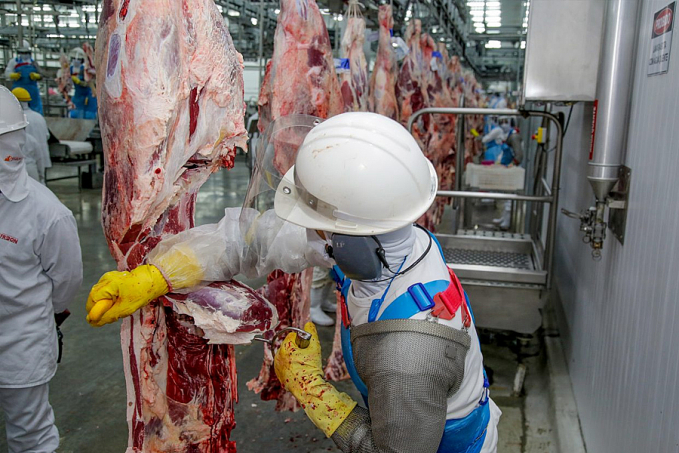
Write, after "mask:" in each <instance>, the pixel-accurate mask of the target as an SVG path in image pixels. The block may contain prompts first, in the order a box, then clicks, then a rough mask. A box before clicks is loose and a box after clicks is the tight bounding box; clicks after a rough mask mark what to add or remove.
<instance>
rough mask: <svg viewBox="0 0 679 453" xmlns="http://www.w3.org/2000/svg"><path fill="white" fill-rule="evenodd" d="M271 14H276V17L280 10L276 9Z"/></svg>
mask: <svg viewBox="0 0 679 453" xmlns="http://www.w3.org/2000/svg"><path fill="white" fill-rule="evenodd" d="M273 12H274V14H276V16H278V15H279V14H280V13H281V10H280V9H278V8H276V9H274V10H273Z"/></svg>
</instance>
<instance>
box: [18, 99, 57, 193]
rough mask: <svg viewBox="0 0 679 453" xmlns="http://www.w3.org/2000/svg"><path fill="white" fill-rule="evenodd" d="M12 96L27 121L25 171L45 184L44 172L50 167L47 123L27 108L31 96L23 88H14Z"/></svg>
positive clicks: (39, 115)
mask: <svg viewBox="0 0 679 453" xmlns="http://www.w3.org/2000/svg"><path fill="white" fill-rule="evenodd" d="M12 94H13V95H14V96H15V97H16V98H17V99H18V100H19V102H20V103H21V107H22V108H23V110H24V114H25V115H26V120H27V121H28V126H26V145H24V155H25V156H26V158H27V160H26V170H27V171H28V175H29V176H30V177H32V178H33V179H35V180H37V181H40V182H41V183H42V184H45V171H46V170H47V169H48V168H51V167H52V159H51V158H50V151H49V145H48V144H47V140H49V138H50V132H49V129H47V122H46V121H45V118H44V117H43V116H42V115H41V114H39V113H38V112H36V111H33V110H32V109H31V108H30V107H29V105H28V104H29V102H30V101H31V94H30V93H29V92H28V91H26V90H25V89H24V88H15V89H13V90H12ZM29 159H30V161H29Z"/></svg>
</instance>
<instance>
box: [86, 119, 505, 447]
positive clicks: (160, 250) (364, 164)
mask: <svg viewBox="0 0 679 453" xmlns="http://www.w3.org/2000/svg"><path fill="white" fill-rule="evenodd" d="M302 139H303V140H302ZM261 140H263V142H262V143H263V146H260V153H263V155H260V156H259V158H258V165H257V168H256V169H255V171H254V173H253V177H252V181H251V184H250V187H249V189H248V193H247V195H246V200H245V204H244V207H243V209H242V210H240V211H238V210H236V211H231V210H227V212H226V216H225V217H224V219H222V221H220V223H219V224H218V225H211V226H201V227H198V228H195V229H192V230H188V231H186V232H183V233H180V234H178V235H176V236H172V237H170V238H168V239H165V240H163V241H161V242H160V244H159V245H158V246H157V247H156V248H155V249H154V250H153V251H152V252H151V254H150V255H149V257H148V264H146V265H143V266H140V267H137V268H136V269H134V270H132V271H130V272H109V273H107V274H106V275H104V276H103V277H102V279H101V280H100V281H99V283H98V284H97V285H95V286H94V287H93V288H92V291H91V292H90V296H89V298H88V301H87V311H88V321H89V322H90V323H91V324H93V325H103V324H106V323H109V322H113V321H115V320H117V319H118V318H120V317H123V316H127V315H129V314H131V313H133V312H134V311H135V310H137V309H138V308H140V307H142V306H144V305H146V304H148V303H149V302H151V301H152V300H154V299H155V298H157V297H159V296H160V295H163V294H165V293H167V292H168V291H170V290H173V291H177V290H180V291H185V290H190V289H191V288H195V287H198V286H200V285H202V284H206V283H207V282H210V281H217V280H229V279H231V278H232V277H233V276H235V275H237V274H244V275H246V276H250V277H252V276H256V275H266V274H268V273H269V272H271V271H272V270H274V269H281V270H283V271H284V272H288V273H295V272H300V271H301V270H302V269H305V268H307V267H310V266H325V267H332V269H333V275H334V277H333V278H334V279H335V280H336V281H337V282H338V285H339V287H340V288H341V294H342V299H343V301H342V303H341V306H340V308H341V310H342V313H341V314H342V346H343V352H344V358H345V362H346V365H347V369H348V371H349V373H350V375H351V377H352V379H353V381H354V383H355V384H356V387H357V388H358V390H359V391H360V393H361V394H362V395H363V398H364V400H365V402H366V403H367V408H366V407H362V406H359V405H358V404H357V402H356V401H353V400H352V398H351V397H349V396H348V395H347V394H345V393H340V392H339V391H337V390H336V389H335V387H334V386H333V385H332V384H330V383H328V382H326V381H325V379H324V377H323V376H324V374H323V370H322V368H321V351H320V343H319V341H318V335H317V333H316V328H315V326H314V324H313V323H307V324H306V326H305V329H306V330H307V332H310V333H311V334H312V335H311V341H310V345H309V346H308V347H307V348H302V347H301V346H297V344H296V338H295V334H290V335H289V336H288V337H286V339H285V340H284V341H283V343H282V345H281V346H280V348H279V350H278V352H277V353H276V356H275V360H274V367H275V370H276V375H277V376H278V379H279V380H280V382H281V383H282V384H283V386H284V387H285V388H286V389H287V390H288V391H290V392H291V393H292V394H293V395H294V396H295V397H296V398H297V400H298V401H299V403H300V404H301V406H302V407H303V408H304V410H305V412H306V414H307V415H308V416H309V418H310V419H311V421H312V422H313V423H314V424H315V425H316V426H317V427H319V428H320V429H321V430H322V431H323V432H324V433H325V435H326V436H328V437H330V438H332V439H333V441H334V442H335V443H336V444H337V446H338V447H339V449H340V450H341V451H343V452H386V451H394V452H396V451H398V452H422V453H435V452H449V453H458V452H459V453H462V452H467V453H469V452H472V453H478V452H484V453H487V452H495V451H496V444H497V423H498V420H499V417H500V414H501V412H500V410H499V409H498V408H497V406H496V405H495V403H494V402H493V401H492V400H491V399H490V398H489V393H488V380H487V378H486V376H485V371H484V367H483V357H482V354H481V348H480V344H479V339H478V336H477V334H476V330H475V327H474V319H473V315H472V312H471V307H470V305H469V301H468V300H467V298H466V294H465V292H464V290H463V289H462V286H461V285H460V282H459V280H458V279H457V277H456V276H455V274H454V273H453V272H452V271H451V270H450V269H449V268H448V266H447V265H446V263H445V259H444V257H443V254H442V249H441V247H440V245H439V244H438V242H437V240H436V238H435V237H434V236H433V235H432V234H431V233H429V232H428V231H426V230H425V229H423V228H420V227H418V226H416V225H414V222H415V221H416V220H417V219H418V218H419V217H420V216H422V214H424V213H425V212H426V211H427V210H428V209H429V207H430V205H431V204H432V203H433V201H434V198H435V197H436V191H437V188H438V179H437V176H436V172H435V170H434V167H433V166H432V164H431V163H430V162H429V161H428V160H427V159H426V158H425V157H424V155H423V154H422V151H421V150H420V148H419V147H418V145H417V143H416V141H415V140H414V139H413V137H412V136H411V135H410V134H409V133H408V132H407V131H406V130H405V129H404V128H403V126H401V125H400V124H399V123H397V122H395V121H393V120H391V119H389V118H387V117H385V116H381V115H377V114H374V113H361V112H356V113H354V112H351V113H344V114H341V115H337V116H335V117H332V118H330V119H328V120H325V121H322V122H321V120H319V119H313V118H310V117H304V116H301V115H291V116H286V117H282V118H280V119H278V120H276V121H275V122H274V123H272V125H270V126H269V128H268V129H267V132H266V133H265V135H264V136H263V137H262V138H261ZM300 144H301V146H299V145H300ZM266 200H273V209H269V210H262V211H260V210H257V209H256V208H257V207H258V206H266Z"/></svg>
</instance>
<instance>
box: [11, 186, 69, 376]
mask: <svg viewBox="0 0 679 453" xmlns="http://www.w3.org/2000/svg"><path fill="white" fill-rule="evenodd" d="M28 191H29V194H28V196H27V197H26V198H24V199H23V200H22V201H20V202H17V203H14V202H11V201H9V200H8V199H7V198H5V197H4V195H2V194H1V193H0V363H1V364H2V366H0V388H26V387H33V386H36V385H41V384H44V383H46V382H48V381H49V380H50V379H52V377H53V376H54V373H55V372H56V368H57V363H56V361H57V353H58V345H57V333H56V327H55V322H54V314H55V313H61V312H63V311H64V310H66V309H67V308H68V305H69V303H70V302H71V300H72V299H73V298H74V297H75V294H76V292H77V291H78V289H79V288H80V285H81V283H82V258H81V254H80V243H79V240H78V230H77V226H76V222H75V219H74V218H73V215H72V214H71V212H70V211H69V210H68V209H67V208H66V207H65V206H64V205H63V204H61V202H60V201H59V200H58V199H57V197H56V196H55V195H54V194H53V193H52V192H51V191H50V190H49V189H48V188H46V187H44V186H42V185H41V184H40V183H38V182H37V181H33V180H29V181H28Z"/></svg>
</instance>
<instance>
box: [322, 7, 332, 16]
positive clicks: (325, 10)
mask: <svg viewBox="0 0 679 453" xmlns="http://www.w3.org/2000/svg"><path fill="white" fill-rule="evenodd" d="M321 14H323V15H324V16H329V15H330V10H329V9H328V8H323V9H321Z"/></svg>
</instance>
